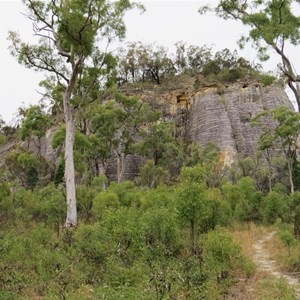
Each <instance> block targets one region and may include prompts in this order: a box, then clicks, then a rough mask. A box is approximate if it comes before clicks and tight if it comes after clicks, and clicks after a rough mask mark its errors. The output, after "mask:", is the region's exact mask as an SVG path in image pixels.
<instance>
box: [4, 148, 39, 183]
mask: <svg viewBox="0 0 300 300" xmlns="http://www.w3.org/2000/svg"><path fill="white" fill-rule="evenodd" d="M41 164H42V162H41V160H38V159H37V157H36V156H35V155H34V154H32V153H30V152H27V151H26V150H25V149H23V148H19V149H16V150H13V151H11V152H10V153H8V154H7V155H6V157H5V166H6V168H7V169H8V170H9V172H10V173H11V174H12V176H13V177H14V179H18V180H19V181H20V183H21V185H22V186H24V187H25V188H28V189H33V188H34V187H35V186H36V185H37V184H38V182H39V174H38V168H39V167H40V165H41Z"/></svg>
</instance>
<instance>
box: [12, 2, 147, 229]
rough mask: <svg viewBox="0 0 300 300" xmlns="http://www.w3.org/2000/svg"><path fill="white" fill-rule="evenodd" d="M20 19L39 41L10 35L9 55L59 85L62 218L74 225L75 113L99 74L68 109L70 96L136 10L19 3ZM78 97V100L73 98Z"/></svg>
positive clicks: (98, 64)
mask: <svg viewBox="0 0 300 300" xmlns="http://www.w3.org/2000/svg"><path fill="white" fill-rule="evenodd" d="M23 3H24V5H25V7H26V13H25V15H26V16H27V17H28V19H29V20H31V21H32V23H33V31H34V35H35V36H36V38H37V40H38V42H37V44H33V45H30V44H27V43H25V42H23V41H22V40H21V39H20V37H19V36H18V35H17V33H15V32H9V36H8V39H9V40H10V43H11V45H10V50H11V54H12V55H14V56H15V57H17V59H18V61H19V63H21V64H23V65H24V66H25V67H28V68H32V69H34V70H36V71H43V72H46V73H47V74H48V75H51V76H52V75H54V76H55V78H56V80H57V83H58V84H59V85H61V86H62V87H63V90H64V93H63V109H64V119H65V123H66V139H65V182H66V195H67V217H66V221H65V227H76V225H77V208H76V192H75V171H74V157H73V146H74V137H75V126H76V119H77V115H78V110H79V109H80V107H81V105H82V104H83V102H84V101H85V100H86V98H87V94H88V93H89V90H90V89H91V88H92V87H93V86H94V85H95V84H97V83H98V81H99V80H100V79H99V78H98V76H99V74H100V73H101V72H95V74H96V75H95V78H94V79H93V80H91V81H90V86H89V87H88V88H86V89H85V91H81V92H80V93H78V95H79V96H80V101H79V104H78V103H77V105H76V109H75V108H74V107H73V106H72V97H74V93H75V91H78V86H77V85H78V78H80V76H81V74H83V73H84V71H85V70H86V69H88V68H95V69H97V68H98V69H101V67H103V61H104V60H105V53H106V50H104V51H102V50H101V48H100V47H99V45H106V46H107V45H108V44H109V43H110V42H111V41H112V40H114V39H122V38H124V36H125V24H124V22H123V17H124V14H125V13H126V11H128V10H129V9H132V8H133V7H135V6H137V7H139V8H141V9H142V7H141V6H140V5H138V4H135V3H132V2H131V1H129V0H117V1H108V0H51V1H34V0H23ZM78 95H77V96H78Z"/></svg>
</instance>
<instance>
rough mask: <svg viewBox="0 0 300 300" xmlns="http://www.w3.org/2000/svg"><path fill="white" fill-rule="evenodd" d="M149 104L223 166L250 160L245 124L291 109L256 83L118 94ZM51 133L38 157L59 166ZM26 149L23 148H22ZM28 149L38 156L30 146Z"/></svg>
mask: <svg viewBox="0 0 300 300" xmlns="http://www.w3.org/2000/svg"><path fill="white" fill-rule="evenodd" d="M122 92H123V93H125V94H127V95H135V96H137V97H139V98H141V99H143V100H144V101H147V102H149V103H151V104H152V105H153V106H154V107H155V108H157V109H160V110H161V111H162V112H163V116H164V118H165V119H172V120H175V121H176V124H177V128H178V129H177V134H178V135H184V136H185V137H187V138H189V139H190V140H191V141H194V142H196V143H198V144H199V145H201V146H205V145H206V144H208V143H214V144H216V145H217V146H219V147H220V148H221V151H222V158H223V160H224V163H225V164H227V165H230V164H231V163H232V162H233V161H234V159H236V157H237V156H240V157H245V156H252V155H254V154H255V152H256V149H257V143H258V139H259V136H260V129H259V127H253V126H251V123H250V119H251V118H252V117H254V116H255V115H256V114H257V113H259V112H261V111H263V110H271V109H273V108H277V107H280V106H282V105H285V106H287V107H289V108H291V109H292V108H293V106H292V104H291V102H290V100H289V99H288V97H287V95H286V93H285V91H284V89H283V88H282V87H278V86H271V87H262V86H261V85H260V84H257V83H235V84H232V85H228V86H221V85H217V84H211V85H210V86H202V87H200V88H195V82H193V81H190V79H189V81H188V82H186V81H179V82H173V85H172V86H168V87H166V86H153V87H151V88H147V89H145V88H138V89H132V88H130V89H128V90H123V91H122ZM55 131H56V128H52V129H50V130H49V131H48V132H47V134H46V137H45V138H43V139H42V143H41V149H40V150H41V154H42V155H43V156H44V157H45V158H46V159H47V160H49V161H51V162H53V163H54V162H57V161H58V157H59V155H58V151H54V150H53V149H52V148H51V141H52V137H53V134H54V132H55ZM21 145H22V146H23V147H25V148H27V146H28V145H27V143H21ZM15 146H16V143H15V142H11V143H9V144H7V145H4V146H2V147H0V162H1V160H2V159H3V157H4V156H5V154H6V153H7V152H8V151H9V150H11V149H13V148H15ZM30 149H31V150H32V151H34V152H37V151H38V149H37V148H36V147H35V146H34V144H33V143H31V144H30ZM141 164H142V160H141V158H140V157H137V156H134V155H129V156H128V157H127V159H126V171H125V174H124V175H125V179H133V178H135V177H136V176H138V174H139V169H140V166H141ZM107 175H108V176H109V178H110V179H112V180H115V179H116V158H114V157H112V158H111V159H110V162H109V166H108V169H107Z"/></svg>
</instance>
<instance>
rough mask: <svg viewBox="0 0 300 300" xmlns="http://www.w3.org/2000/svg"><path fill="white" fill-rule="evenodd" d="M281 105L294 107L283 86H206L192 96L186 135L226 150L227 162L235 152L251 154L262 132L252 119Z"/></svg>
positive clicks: (201, 142)
mask: <svg viewBox="0 0 300 300" xmlns="http://www.w3.org/2000/svg"><path fill="white" fill-rule="evenodd" d="M283 105H285V106H287V107H290V108H291V109H292V108H293V106H292V103H291V102H290V100H289V99H288V97H287V95H286V93H285V91H284V89H283V88H281V87H278V86H272V87H262V86H261V85H259V84H257V83H252V84H243V83H239V84H235V85H232V86H229V87H224V88H222V89H220V88H217V87H213V88H208V89H206V90H204V91H199V92H198V93H197V94H196V95H195V97H194V102H193V104H192V106H191V108H190V117H189V127H188V134H189V137H190V139H191V140H193V141H195V142H197V143H199V144H200V145H206V144H207V143H209V142H212V143H214V144H216V145H218V146H219V147H220V148H221V149H222V150H223V151H224V152H225V153H226V156H227V162H230V161H232V160H233V159H234V157H235V156H236V155H237V154H239V155H242V156H252V155H254V154H255V152H256V150H257V142H258V139H259V137H260V134H261V132H260V129H259V127H254V126H252V125H251V122H250V120H251V118H253V117H254V116H255V115H257V114H258V113H259V112H261V111H263V110H271V109H273V108H277V107H280V106H283Z"/></svg>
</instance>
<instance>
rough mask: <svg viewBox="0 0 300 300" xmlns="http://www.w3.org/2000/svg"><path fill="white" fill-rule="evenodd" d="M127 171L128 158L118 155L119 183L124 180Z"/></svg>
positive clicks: (121, 154)
mask: <svg viewBox="0 0 300 300" xmlns="http://www.w3.org/2000/svg"><path fill="white" fill-rule="evenodd" d="M125 169H126V157H125V154H124V153H118V154H117V177H118V183H120V182H122V181H123V180H124V173H125Z"/></svg>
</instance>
